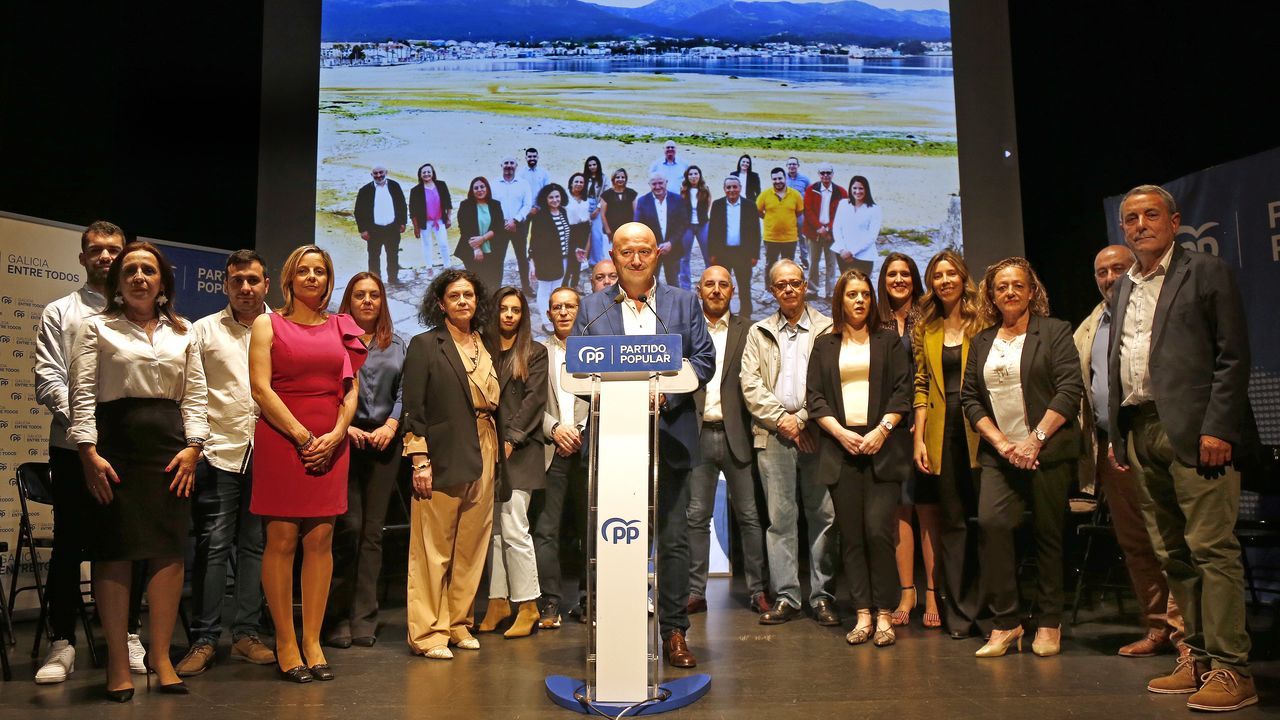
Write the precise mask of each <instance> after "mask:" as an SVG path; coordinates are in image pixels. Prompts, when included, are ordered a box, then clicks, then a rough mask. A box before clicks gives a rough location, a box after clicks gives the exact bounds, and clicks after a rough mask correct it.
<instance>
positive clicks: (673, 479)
mask: <svg viewBox="0 0 1280 720" xmlns="http://www.w3.org/2000/svg"><path fill="white" fill-rule="evenodd" d="M690 472H692V471H691V470H690V469H689V468H680V469H676V468H670V467H667V465H666V463H659V465H658V528H657V530H658V567H657V570H658V602H657V605H658V608H657V609H658V627H659V628H660V629H661V632H662V637H664V638H665V637H667V636H668V635H670V634H671V633H672V632H675V631H677V630H678V631H680V632H681V633H684V632H687V631H688V630H689V614H688V611H687V610H686V604H687V603H688V602H689V520H688V516H687V513H688V508H689V474H690Z"/></svg>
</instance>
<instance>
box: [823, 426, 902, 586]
mask: <svg viewBox="0 0 1280 720" xmlns="http://www.w3.org/2000/svg"><path fill="white" fill-rule="evenodd" d="M865 431H866V428H861V429H859V428H854V432H859V433H861V432H865ZM901 496H902V483H898V482H879V481H877V480H876V478H875V471H874V469H873V468H872V466H871V458H870V457H869V456H866V455H849V454H847V453H846V454H845V456H844V462H843V463H842V464H841V466H840V476H839V477H838V478H837V479H836V483H835V484H834V485H832V486H831V503H832V505H834V506H835V512H836V524H837V525H838V526H839V528H840V559H841V563H842V565H843V570H844V577H845V583H846V584H847V585H848V587H849V597H850V599H851V600H852V602H853V607H854V608H855V609H857V610H866V609H870V608H873V607H874V608H877V609H879V610H884V611H890V610H893V609H894V608H895V607H897V606H898V567H897V564H896V563H895V561H894V528H893V522H894V511H895V510H896V509H897V507H898V500H899V498H901Z"/></svg>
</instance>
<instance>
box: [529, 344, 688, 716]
mask: <svg viewBox="0 0 1280 720" xmlns="http://www.w3.org/2000/svg"><path fill="white" fill-rule="evenodd" d="M568 341H569V342H568V343H567V349H566V362H565V364H564V366H562V367H560V368H553V369H552V372H559V373H560V385H561V387H563V388H564V389H566V390H568V391H570V392H572V393H574V394H576V395H582V396H587V397H588V398H589V400H590V413H589V415H588V418H589V422H588V426H587V438H586V443H587V453H588V458H587V468H588V470H587V473H588V474H587V528H588V529H590V530H591V532H590V534H589V537H588V541H587V558H588V560H587V605H586V612H587V648H586V678H585V682H579V681H576V680H571V679H569V678H565V677H563V676H552V677H549V678H548V679H547V690H548V694H549V695H550V696H551V698H552V700H553V701H555V702H556V703H557V704H560V705H561V706H562V707H565V708H567V709H570V710H574V711H576V712H582V713H586V712H588V711H589V710H590V709H592V708H595V709H599V710H606V711H613V713H615V714H616V712H617V711H619V710H621V709H624V708H628V707H633V708H635V709H634V710H632V711H631V712H628V715H641V714H652V713H656V712H663V711H666V710H671V709H675V708H676V707H682V706H684V705H687V704H689V703H691V702H693V701H694V700H697V699H698V698H699V697H701V696H702V695H703V694H705V692H706V689H707V684H708V683H709V682H710V678H709V677H708V676H706V675H699V676H695V677H693V678H682V679H681V685H682V686H683V685H689V686H691V687H690V688H688V690H690V691H691V692H679V691H680V690H681V689H682V688H673V687H670V686H664V685H663V684H662V677H661V674H662V639H661V637H660V636H659V627H658V621H657V618H656V615H655V616H653V617H650V615H649V613H648V600H649V598H650V597H651V595H650V593H652V598H653V600H654V602H655V604H656V602H657V597H658V585H659V583H660V582H661V578H660V577H659V576H658V573H657V558H656V546H657V543H656V537H657V533H656V532H655V529H656V525H657V517H656V507H657V500H656V498H657V493H658V460H659V458H658V418H659V415H658V397H659V395H660V394H662V393H689V392H693V391H694V390H696V389H697V388H698V378H697V376H696V375H695V374H694V372H693V369H692V368H691V367H690V366H689V362H688V361H687V360H683V359H682V357H681V348H680V342H681V338H680V336H679V335H649V336H588V337H570V338H569V339H568ZM651 569H652V570H653V571H652V572H651V571H650V570H651ZM691 680H692V681H693V682H686V681H691ZM636 706H641V707H636Z"/></svg>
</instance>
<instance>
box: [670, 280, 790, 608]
mask: <svg viewBox="0 0 1280 720" xmlns="http://www.w3.org/2000/svg"><path fill="white" fill-rule="evenodd" d="M698 297H699V298H700V299H701V300H702V316H703V318H704V319H705V320H706V321H707V332H708V333H710V334H711V342H712V343H713V344H714V345H715V346H716V372H715V374H714V375H712V376H711V380H710V381H709V382H708V383H707V386H706V387H705V388H702V389H700V390H698V391H697V392H695V393H694V394H693V402H694V404H695V405H696V406H697V409H698V417H699V419H700V420H701V423H702V425H701V432H700V434H699V437H698V443H699V447H700V449H701V451H702V462H701V463H699V464H698V465H697V466H696V467H694V468H693V472H692V473H690V475H689V508H688V511H687V513H686V516H687V517H688V520H689V556H690V568H689V571H690V572H689V575H690V577H689V602H688V604H687V606H686V609H687V610H688V612H690V613H697V612H706V610H707V600H706V591H707V564H708V562H709V554H710V550H711V515H712V511H713V510H714V509H715V500H716V485H717V483H718V480H719V476H720V473H722V472H723V473H724V478H725V482H726V483H728V491H729V492H728V495H729V503H730V504H731V505H732V507H733V513H734V515H736V516H737V517H738V528H739V530H740V531H741V533H742V561H743V563H742V564H743V574H744V575H746V581H747V592H748V593H749V596H750V605H751V609H752V610H753V611H755V612H756V613H763V612H766V611H767V610H768V609H769V601H768V600H767V599H766V598H765V594H764V535H763V533H762V531H761V529H760V514H759V513H758V512H757V511H756V489H755V481H754V479H753V478H752V473H751V465H752V460H753V459H754V456H753V455H752V452H751V415H750V414H748V413H747V406H746V404H745V403H744V402H743V401H742V382H741V380H740V379H739V376H740V375H741V374H742V349H743V346H744V345H746V342H747V330H749V329H750V328H751V321H750V320H746V319H744V318H743V317H742V316H741V315H732V314H730V313H729V299H730V298H732V297H733V280H731V279H730V278H729V271H728V270H726V269H724V268H723V267H720V266H719V265H712V266H711V267H708V268H707V269H706V270H704V271H703V272H702V278H701V279H699V280H698Z"/></svg>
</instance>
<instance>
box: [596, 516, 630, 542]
mask: <svg viewBox="0 0 1280 720" xmlns="http://www.w3.org/2000/svg"><path fill="white" fill-rule="evenodd" d="M639 522H640V521H639V520H623V519H622V518H620V517H614V518H609V519H608V520H605V521H604V522H603V523H602V524H601V525H600V537H601V538H603V539H604V541H605V542H607V543H613V544H614V545H617V544H618V543H626V544H627V545H630V544H631V543H632V542H634V541H636V540H639V539H640V528H638V527H636V524H637V523H639Z"/></svg>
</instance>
